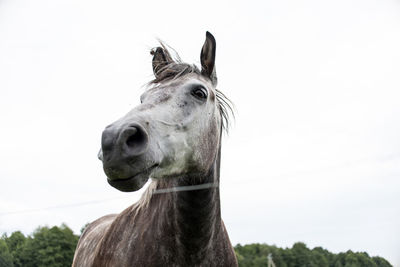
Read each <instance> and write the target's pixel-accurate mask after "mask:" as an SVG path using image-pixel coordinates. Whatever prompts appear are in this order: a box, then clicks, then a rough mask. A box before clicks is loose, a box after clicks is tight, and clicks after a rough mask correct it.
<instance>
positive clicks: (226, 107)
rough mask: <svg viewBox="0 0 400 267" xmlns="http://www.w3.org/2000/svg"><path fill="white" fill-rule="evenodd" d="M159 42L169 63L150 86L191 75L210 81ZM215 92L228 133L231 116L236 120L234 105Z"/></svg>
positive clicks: (195, 67) (224, 96)
mask: <svg viewBox="0 0 400 267" xmlns="http://www.w3.org/2000/svg"><path fill="white" fill-rule="evenodd" d="M159 42H160V45H161V46H162V48H163V49H164V53H165V55H166V56H167V58H168V62H169V63H168V64H167V65H165V66H164V67H162V68H161V69H160V70H159V71H158V73H157V76H156V77H155V79H154V80H152V81H150V82H149V84H160V83H162V82H165V81H170V80H176V79H178V78H181V77H183V76H185V75H188V74H190V73H195V74H198V75H201V76H202V77H204V78H206V79H209V80H210V78H209V77H207V76H205V75H203V74H202V73H201V70H200V69H199V68H198V67H197V66H196V65H194V64H188V63H185V62H183V61H182V60H181V58H180V56H179V54H178V53H177V52H176V51H175V49H173V48H171V47H170V46H168V45H166V44H165V43H164V42H162V41H160V40H159ZM155 50H156V48H153V49H152V50H151V51H150V54H151V55H153V54H154V51H155ZM171 51H172V52H173V55H174V56H173V57H172V56H171ZM215 92H216V98H217V102H218V108H219V113H220V115H221V118H222V129H223V130H225V132H228V131H229V126H230V116H232V117H233V119H234V118H235V113H234V104H233V102H232V101H231V100H230V99H229V98H228V97H227V96H226V95H225V94H224V93H222V92H221V91H220V90H218V89H217V88H215Z"/></svg>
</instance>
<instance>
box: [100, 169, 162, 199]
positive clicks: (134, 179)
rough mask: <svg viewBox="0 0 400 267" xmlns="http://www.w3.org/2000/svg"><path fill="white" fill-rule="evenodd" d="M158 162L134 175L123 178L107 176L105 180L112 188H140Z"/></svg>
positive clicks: (129, 190) (126, 189)
mask: <svg viewBox="0 0 400 267" xmlns="http://www.w3.org/2000/svg"><path fill="white" fill-rule="evenodd" d="M156 167H158V164H154V165H153V166H151V167H149V168H147V169H145V170H143V171H140V172H138V173H136V174H135V175H133V176H131V177H128V178H123V179H110V178H109V177H107V182H108V183H109V184H110V185H111V186H112V187H114V188H116V189H118V190H120V191H122V192H132V191H137V190H139V189H141V188H142V187H143V186H144V185H145V184H146V182H147V180H148V179H149V177H150V173H151V172H152V170H153V169H154V168H156Z"/></svg>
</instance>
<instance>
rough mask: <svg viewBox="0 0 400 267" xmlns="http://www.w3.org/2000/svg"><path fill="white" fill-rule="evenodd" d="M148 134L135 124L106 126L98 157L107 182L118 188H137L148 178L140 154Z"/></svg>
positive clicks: (132, 189) (122, 189)
mask: <svg viewBox="0 0 400 267" xmlns="http://www.w3.org/2000/svg"><path fill="white" fill-rule="evenodd" d="M148 143H149V135H148V133H147V131H146V129H145V128H144V127H142V126H141V125H140V124H138V123H130V124H125V125H113V124H112V125H110V126H108V127H107V128H106V129H105V130H104V131H103V134H102V137H101V151H100V152H99V155H98V157H99V159H100V160H101V161H102V162H103V169H104V172H105V174H106V175H107V177H108V182H109V184H110V185H112V186H113V187H116V188H117V189H119V190H121V191H135V190H138V189H140V188H141V187H142V186H143V185H144V184H145V183H146V182H147V180H148V171H149V170H150V169H151V168H149V167H148V166H147V164H146V160H145V157H144V155H145V154H146V151H147V149H148Z"/></svg>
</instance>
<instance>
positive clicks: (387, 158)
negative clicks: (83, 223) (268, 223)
mask: <svg viewBox="0 0 400 267" xmlns="http://www.w3.org/2000/svg"><path fill="white" fill-rule="evenodd" d="M399 157H400V155H399V154H391V155H385V156H381V157H377V158H374V159H371V158H364V159H359V160H353V161H347V162H344V163H342V164H338V165H332V166H327V167H323V168H317V169H314V170H307V171H299V172H294V173H288V174H281V175H272V176H271V177H275V178H277V177H289V176H296V175H304V174H310V173H318V172H324V171H328V170H332V169H339V168H343V167H349V166H354V165H358V164H362V163H364V162H370V161H374V160H375V161H380V162H382V161H383V162H385V161H391V160H393V159H396V158H399ZM215 186H216V185H215V184H212V183H211V184H204V185H200V186H189V187H190V188H189V187H188V188H186V187H182V188H181V187H179V188H172V189H171V188H168V189H159V190H155V192H154V194H160V193H170V192H177V191H191V190H200V189H204V188H209V187H215ZM217 186H218V185H217ZM192 187H193V188H192ZM129 197H130V196H129ZM125 198H128V197H127V196H124V197H114V198H107V199H99V200H92V201H86V202H78V203H72V204H64V205H57V206H51V207H45V208H37V209H27V210H19V211H10V212H3V213H0V217H1V216H7V215H15V214H23V213H30V212H40V211H46V210H53V209H63V208H70V207H79V206H85V205H94V204H98V203H103V202H108V201H112V200H117V199H125Z"/></svg>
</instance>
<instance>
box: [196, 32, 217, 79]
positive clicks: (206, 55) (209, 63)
mask: <svg viewBox="0 0 400 267" xmlns="http://www.w3.org/2000/svg"><path fill="white" fill-rule="evenodd" d="M216 48H217V44H216V42H215V38H214V36H213V35H212V34H211V33H209V32H206V41H205V42H204V45H203V48H202V49H201V54H200V61H201V74H203V75H205V76H207V77H209V78H210V79H211V81H212V83H213V84H215V85H216V84H217V74H216V70H215V50H216Z"/></svg>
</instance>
